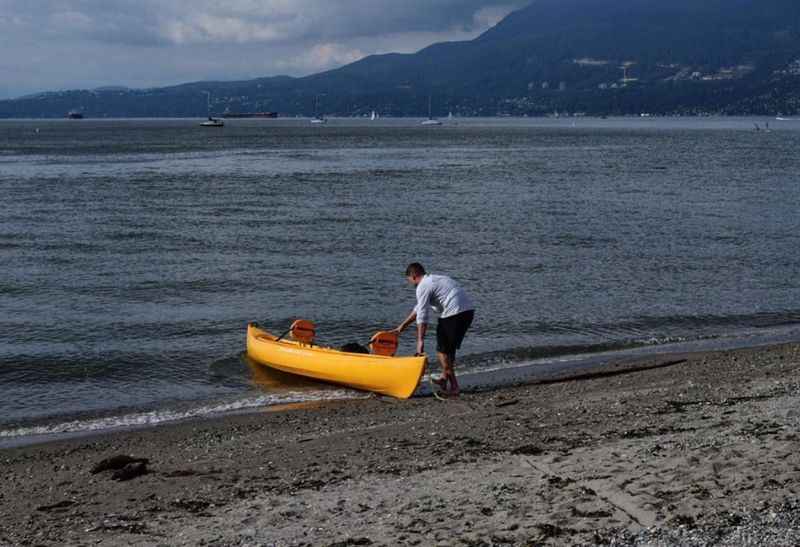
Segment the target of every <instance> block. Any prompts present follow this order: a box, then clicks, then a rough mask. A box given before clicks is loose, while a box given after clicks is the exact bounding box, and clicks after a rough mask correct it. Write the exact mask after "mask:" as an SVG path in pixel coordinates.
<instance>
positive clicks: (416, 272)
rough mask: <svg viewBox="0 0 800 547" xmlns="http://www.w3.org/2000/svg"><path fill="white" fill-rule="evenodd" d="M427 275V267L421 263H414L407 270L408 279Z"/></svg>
mask: <svg viewBox="0 0 800 547" xmlns="http://www.w3.org/2000/svg"><path fill="white" fill-rule="evenodd" d="M423 275H425V267H424V266H423V265H422V264H420V263H419V262H412V263H411V264H409V265H408V268H406V277H414V276H423Z"/></svg>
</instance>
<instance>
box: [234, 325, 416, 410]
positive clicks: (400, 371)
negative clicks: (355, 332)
mask: <svg viewBox="0 0 800 547" xmlns="http://www.w3.org/2000/svg"><path fill="white" fill-rule="evenodd" d="M290 332H291V334H292V338H293V340H284V339H283V336H275V335H273V334H271V333H269V332H267V331H266V330H263V329H262V328H260V327H259V326H258V324H256V323H250V324H249V325H247V355H248V357H250V359H252V360H253V361H255V362H257V363H259V364H261V365H264V366H267V367H270V368H274V369H277V370H280V371H283V372H288V373H291V374H297V375H300V376H305V377H307V378H313V379H316V380H322V381H324V382H330V383H333V384H339V385H343V386H347V387H351V388H355V389H360V390H364V391H373V392H375V393H381V394H383V395H389V396H391V397H397V398H398V399H407V398H409V397H411V395H412V394H413V393H414V391H415V390H416V389H417V386H418V385H419V382H420V379H421V378H422V375H423V373H424V372H425V363H426V358H425V357H424V356H422V357H393V356H390V355H387V354H386V353H387V352H386V351H384V350H382V349H381V345H382V344H384V342H385V341H386V340H387V339H389V342H388V345H391V340H390V338H391V337H392V336H394V344H395V345H394V349H393V350H391V353H393V352H394V351H396V343H397V342H396V340H397V338H396V334H394V333H378V334H376V335H375V336H374V337H373V339H372V342H371V344H370V346H371V349H372V353H368V354H365V353H349V352H345V351H340V350H337V349H334V348H326V347H322V346H316V345H314V344H313V336H314V327H313V323H310V322H309V321H302V320H300V321H295V323H294V324H293V325H292V329H291V330H290ZM309 332H310V335H309ZM288 333H289V332H287V333H286V334H288ZM382 336H385V338H382ZM384 347H385V346H384ZM381 353H384V354H381Z"/></svg>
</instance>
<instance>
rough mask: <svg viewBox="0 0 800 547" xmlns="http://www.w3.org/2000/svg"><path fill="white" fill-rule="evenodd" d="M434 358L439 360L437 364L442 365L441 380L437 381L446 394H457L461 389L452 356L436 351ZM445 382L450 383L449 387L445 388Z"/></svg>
mask: <svg viewBox="0 0 800 547" xmlns="http://www.w3.org/2000/svg"><path fill="white" fill-rule="evenodd" d="M436 358H437V359H438V360H439V364H440V365H441V367H442V380H441V381H440V382H437V383H438V384H439V386H441V388H442V389H443V390H445V392H446V393H447V394H448V395H458V394H459V393H461V390H460V389H459V387H458V379H456V371H455V362H454V359H453V356H452V355H448V354H446V353H441V352H438V351H437V352H436ZM447 384H450V388H449V389H448V388H447Z"/></svg>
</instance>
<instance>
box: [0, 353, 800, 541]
mask: <svg viewBox="0 0 800 547" xmlns="http://www.w3.org/2000/svg"><path fill="white" fill-rule="evenodd" d="M683 359H685V360H683ZM669 361H679V362H675V363H671V364H670V365H669V366H663V365H665V364H667V362H669ZM798 403H800V344H783V345H777V346H772V347H766V348H763V347H762V348H751V349H743V350H732V351H720V352H708V353H693V354H685V355H673V356H671V358H670V359H664V358H663V357H658V358H648V359H642V360H640V361H638V362H636V363H632V364H631V363H628V364H624V365H620V366H619V367H617V369H616V370H613V367H611V369H608V367H607V370H606V373H604V374H601V375H594V376H588V377H583V378H582V379H570V378H562V379H552V380H548V381H546V382H541V383H538V384H525V385H518V386H514V387H503V388H498V389H492V390H486V391H477V392H471V393H466V394H465V395H464V396H462V398H460V399H458V400H453V401H448V402H444V403H443V402H439V401H437V400H435V399H434V398H432V397H418V398H414V399H410V400H408V401H394V400H390V399H384V398H371V399H367V400H356V401H346V402H330V403H325V404H322V405H320V406H319V407H316V408H312V409H308V408H291V409H286V410H283V411H279V412H275V411H264V412H261V413H258V414H247V415H235V416H224V417H219V418H213V419H208V420H201V421H192V422H188V423H176V424H169V425H162V426H159V427H156V428H152V429H147V430H137V431H129V432H113V433H108V434H104V435H101V436H96V437H92V438H82V439H75V440H61V441H54V442H51V443H47V444H39V445H34V446H28V447H21V448H13V449H3V450H0V461H2V464H3V469H4V471H5V473H4V475H5V477H6V480H5V481H3V483H2V486H0V545H6V544H8V545H26V544H36V545H87V544H95V545H119V544H129V545H154V546H155V545H198V544H203V543H204V542H205V544H208V545H260V544H266V545H279V546H283V545H287V546H288V545H370V544H371V545H481V544H496V545H527V544H536V545H539V544H551V545H563V544H578V545H607V544H612V543H613V544H615V545H640V544H641V545H645V544H647V545H651V544H656V545H659V544H663V545H673V544H678V543H680V544H685V545H702V544H705V543H703V541H705V540H709V538H717V539H716V540H715V541H716V542H717V543H716V544H721V545H729V544H730V545H732V544H737V545H748V544H749V545H755V544H759V543H760V544H765V543H768V544H771V545H794V544H797V542H798V541H800V505H798V504H797V502H796V497H797V493H798V487H797V486H796V484H797V483H798V479H800V452H798V450H797V448H798V442H799V441H800V438H798V433H797V430H798V428H800V411H798V410H797V408H798ZM116 454H127V455H130V456H135V457H145V458H148V459H149V463H148V466H147V470H148V473H147V474H145V475H143V476H139V477H136V478H134V479H132V480H129V481H122V482H118V481H116V480H112V479H111V476H110V472H103V473H98V474H95V475H93V474H91V473H90V470H91V468H92V467H93V466H94V465H95V464H97V463H98V462H99V461H100V460H103V459H104V458H108V457H110V456H114V455H116ZM353 522H358V523H359V525H358V527H357V528H353V525H352V523H353ZM704 538H705V539H704ZM748 538H749V539H748ZM765 538H767V539H765ZM748 541H749V543H748ZM337 542H338V543H337ZM343 542H344V543H343ZM347 542H349V543H347ZM481 542H483V543H481ZM648 542H649V543H648ZM659 542H660V543H659Z"/></svg>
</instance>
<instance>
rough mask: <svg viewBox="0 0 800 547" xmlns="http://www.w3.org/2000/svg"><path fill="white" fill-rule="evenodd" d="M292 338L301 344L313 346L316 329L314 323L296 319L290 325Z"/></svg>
mask: <svg viewBox="0 0 800 547" xmlns="http://www.w3.org/2000/svg"><path fill="white" fill-rule="evenodd" d="M291 333H292V338H294V339H295V340H297V341H298V342H300V343H301V344H309V345H311V344H313V343H314V336H315V335H316V334H317V329H316V326H315V325H314V323H312V322H311V321H307V320H305V319H298V320H297V321H295V322H294V323H292V330H291Z"/></svg>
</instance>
